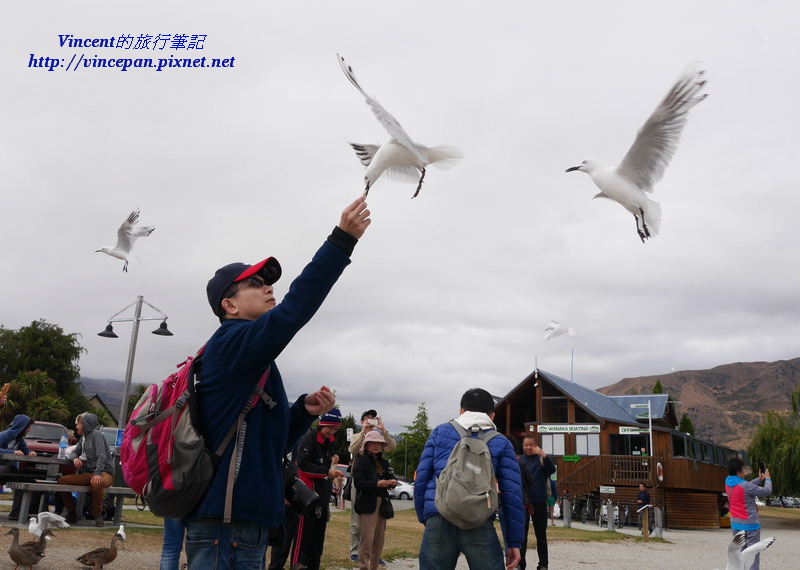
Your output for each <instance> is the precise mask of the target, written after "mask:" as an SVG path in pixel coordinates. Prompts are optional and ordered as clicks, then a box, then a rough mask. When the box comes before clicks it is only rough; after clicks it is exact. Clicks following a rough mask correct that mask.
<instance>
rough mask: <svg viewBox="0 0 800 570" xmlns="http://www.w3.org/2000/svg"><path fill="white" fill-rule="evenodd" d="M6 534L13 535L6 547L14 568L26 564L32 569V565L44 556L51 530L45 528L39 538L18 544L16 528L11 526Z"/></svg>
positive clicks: (51, 534) (17, 530)
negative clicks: (14, 564) (8, 545)
mask: <svg viewBox="0 0 800 570" xmlns="http://www.w3.org/2000/svg"><path fill="white" fill-rule="evenodd" d="M6 534H10V535H13V537H14V539H13V541H12V542H11V546H10V547H9V549H8V555H9V556H10V557H11V560H13V561H14V562H15V563H16V566H15V567H14V570H17V568H19V567H20V566H23V567H24V566H27V567H28V569H29V570H32V569H33V567H34V566H36V565H37V564H39V562H40V561H41V559H42V558H44V549H45V547H46V546H47V540H48V539H49V537H51V536H53V532H52V531H49V530H45V531H44V532H42V536H41V537H40V538H39V540H31V541H30V542H25V543H23V544H20V543H19V529H18V528H12V529H11V530H9V531H8V532H7V533H6Z"/></svg>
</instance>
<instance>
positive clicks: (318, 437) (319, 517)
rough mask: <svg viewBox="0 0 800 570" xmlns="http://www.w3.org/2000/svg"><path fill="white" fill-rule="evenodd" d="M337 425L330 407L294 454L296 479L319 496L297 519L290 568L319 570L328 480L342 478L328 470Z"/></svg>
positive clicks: (327, 510) (336, 415)
mask: <svg viewBox="0 0 800 570" xmlns="http://www.w3.org/2000/svg"><path fill="white" fill-rule="evenodd" d="M341 425H342V413H341V412H340V411H339V409H338V408H333V409H332V410H331V411H329V412H328V413H326V414H325V415H323V416H322V417H321V418H320V419H319V423H318V424H317V429H316V430H314V431H310V432H308V433H307V434H306V435H304V436H303V439H301V440H300V447H299V449H298V451H297V469H298V476H299V477H300V480H301V481H303V482H304V483H305V484H306V485H307V486H308V488H309V489H312V490H313V491H314V492H315V493H316V494H317V495H319V501H318V502H317V503H316V506H315V507H312V508H311V509H309V511H308V512H307V513H306V514H305V515H303V516H302V517H300V521H299V524H298V527H297V528H298V530H297V536H296V538H295V544H294V552H293V553H292V566H295V565H296V564H298V563H300V564H302V565H303V566H304V567H305V568H307V569H308V570H319V562H320V559H321V558H322V549H323V547H324V546H325V530H326V529H327V527H328V519H330V518H331V513H330V504H331V479H333V478H336V477H343V476H344V475H342V472H341V471H339V470H338V469H336V468H335V467H331V456H332V455H334V453H333V441H334V440H333V436H334V435H335V434H336V432H337V431H338V430H339V427H341Z"/></svg>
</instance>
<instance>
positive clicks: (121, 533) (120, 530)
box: [117, 524, 128, 540]
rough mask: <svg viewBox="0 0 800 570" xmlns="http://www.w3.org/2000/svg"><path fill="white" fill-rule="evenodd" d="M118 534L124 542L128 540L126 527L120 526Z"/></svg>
mask: <svg viewBox="0 0 800 570" xmlns="http://www.w3.org/2000/svg"><path fill="white" fill-rule="evenodd" d="M117 534H118V535H120V536H121V537H122V540H128V535H126V534H125V525H122V524H121V525H119V530H118V531H117Z"/></svg>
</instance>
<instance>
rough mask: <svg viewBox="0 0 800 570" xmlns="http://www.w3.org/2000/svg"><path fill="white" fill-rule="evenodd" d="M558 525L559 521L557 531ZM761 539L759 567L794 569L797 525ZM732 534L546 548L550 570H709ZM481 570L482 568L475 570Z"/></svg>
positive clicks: (773, 523) (717, 564) (767, 523)
mask: <svg viewBox="0 0 800 570" xmlns="http://www.w3.org/2000/svg"><path fill="white" fill-rule="evenodd" d="M560 523H561V521H559V523H558V524H559V526H560ZM762 525H763V528H762V529H761V538H766V537H768V536H774V537H775V538H776V540H775V543H774V544H773V545H772V546H771V547H770V548H768V549H767V550H766V551H765V552H763V553H762V555H761V568H762V569H764V570H769V569H770V568H781V569H784V568H787V569H788V568H798V560H800V532H798V529H797V526H796V525H794V526H792V525H789V524H782V522H781V521H780V520H778V519H766V520H762ZM573 528H580V529H585V530H601V529H600V528H599V527H598V526H596V525H594V524H586V525H584V524H581V523H573ZM620 532H624V533H625V534H630V535H638V534H639V533H638V532H637V531H634V530H633V529H629V528H627V527H626V528H625V529H624V530H622V531H620ZM732 536H733V534H732V532H731V530H730V529H720V530H692V531H688V530H670V531H665V532H664V539H665V540H668V541H669V542H670V544H665V543H661V542H658V543H657V542H650V543H647V544H645V543H636V544H633V543H631V544H628V543H615V544H611V543H602V542H563V541H560V542H553V541H551V542H550V543H549V544H548V551H549V556H550V565H549V567H548V568H550V570H579V569H587V568H598V569H603V570H606V569H613V570H641V569H642V568H648V569H653V570H668V569H669V570H673V569H677V568H680V569H690V570H695V569H697V570H700V569H703V570H710V569H712V568H725V566H726V564H727V562H726V559H725V556H726V550H727V548H728V543H729V542H730V541H731V538H732ZM526 561H527V564H528V568H531V569H533V568H536V564H537V562H538V556H537V555H536V548H535V547H534V548H533V549H530V548H529V549H528V553H527V556H526ZM418 566H419V565H418V563H417V560H416V559H404V560H395V561H394V562H392V563H390V564H387V565H386V567H385V568H386V570H409V569H411V568H417V567H418ZM456 568H457V569H458V570H467V569H468V568H469V566H467V562H466V559H464V557H463V556H462V557H461V558H460V559H459V561H458V566H456ZM475 570H482V569H475Z"/></svg>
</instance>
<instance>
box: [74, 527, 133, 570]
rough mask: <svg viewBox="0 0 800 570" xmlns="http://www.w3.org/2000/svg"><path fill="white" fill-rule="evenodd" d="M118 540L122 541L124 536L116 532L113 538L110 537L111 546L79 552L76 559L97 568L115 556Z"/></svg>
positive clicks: (109, 561)
mask: <svg viewBox="0 0 800 570" xmlns="http://www.w3.org/2000/svg"><path fill="white" fill-rule="evenodd" d="M123 532H124V531H123ZM120 540H121V541H123V542H124V541H125V538H123V536H122V535H121V534H119V533H116V534H114V538H112V539H111V548H95V549H94V550H90V551H89V552H87V553H86V554H81V555H80V556H78V558H77V559H76V560H77V561H78V562H80V563H81V564H83V565H84V566H90V567H92V568H95V569H98V570H99V569H100V568H103V567H104V566H105V565H106V564H110V563H111V562H113V561H114V560H115V559H116V558H117V542H118V541H120Z"/></svg>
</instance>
